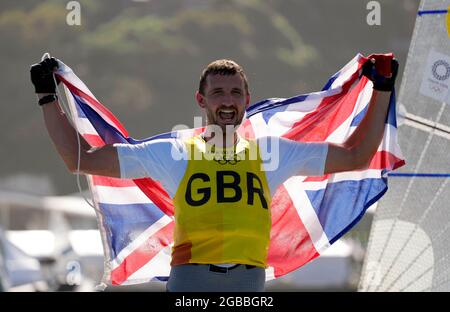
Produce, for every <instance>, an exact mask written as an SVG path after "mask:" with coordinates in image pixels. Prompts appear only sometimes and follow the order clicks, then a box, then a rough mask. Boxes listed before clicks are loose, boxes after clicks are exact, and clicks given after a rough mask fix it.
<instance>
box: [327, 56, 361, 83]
mask: <svg viewBox="0 0 450 312" xmlns="http://www.w3.org/2000/svg"><path fill="white" fill-rule="evenodd" d="M361 57H362V55H361V54H358V55H357V56H355V57H354V58H353V59H352V60H351V61H350V62H348V63H347V64H346V65H345V66H344V67H343V68H342V69H341V70H340V72H339V76H338V77H337V78H336V80H334V81H333V83H332V84H331V87H330V89H334V88H336V87H339V86H342V85H343V83H344V82H345V81H347V80H348V79H349V78H350V77H351V76H352V75H353V74H354V73H355V72H356V70H357V69H358V66H359V65H358V60H359V59H360V58H361Z"/></svg>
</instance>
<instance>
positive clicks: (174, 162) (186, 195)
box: [31, 55, 398, 291]
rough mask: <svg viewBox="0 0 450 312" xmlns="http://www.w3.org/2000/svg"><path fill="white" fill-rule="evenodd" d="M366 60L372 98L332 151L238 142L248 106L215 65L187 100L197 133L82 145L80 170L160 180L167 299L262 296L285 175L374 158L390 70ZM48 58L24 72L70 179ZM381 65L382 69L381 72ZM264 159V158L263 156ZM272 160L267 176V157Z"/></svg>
mask: <svg viewBox="0 0 450 312" xmlns="http://www.w3.org/2000/svg"><path fill="white" fill-rule="evenodd" d="M375 61H376V63H375ZM386 62H391V59H390V58H388V57H386V56H383V55H374V56H373V59H372V60H371V61H368V62H366V64H365V65H364V67H363V74H364V75H366V76H367V77H368V78H369V79H371V80H372V81H373V84H374V92H373V95H372V98H371V100H370V105H369V109H368V111H367V113H366V116H365V117H364V119H363V120H362V121H361V123H360V124H359V126H358V128H357V129H356V130H355V131H354V133H353V134H352V135H351V136H350V137H349V138H348V139H347V141H346V142H344V143H343V144H341V145H338V144H330V143H299V142H295V141H290V140H287V139H281V138H277V137H266V138H259V139H257V140H246V139H244V138H242V137H240V136H239V135H238V134H237V131H236V130H237V127H238V126H239V125H240V123H241V122H242V120H243V117H244V115H245V110H246V109H247V108H248V105H249V103H250V92H249V88H248V82H247V78H246V76H245V73H244V71H243V69H242V68H241V67H240V66H239V65H238V64H236V63H235V62H233V61H230V60H218V61H215V62H212V63H211V64H209V65H208V66H207V67H206V68H205V70H204V71H203V73H202V75H201V78H200V83H199V89H198V91H197V92H196V95H195V98H196V101H197V103H198V105H199V106H200V107H201V108H202V109H203V110H204V111H205V113H206V116H207V126H206V130H205V131H204V132H203V133H202V134H201V135H198V136H195V137H193V138H189V139H183V140H182V139H177V138H172V139H160V140H152V141H150V142H145V143H141V144H137V145H128V144H114V145H106V146H103V147H100V148H95V149H91V147H90V146H89V145H88V144H87V142H86V141H85V140H83V139H82V138H80V139H81V140H80V141H81V142H80V143H81V156H80V171H81V172H82V173H86V174H92V175H105V176H110V177H120V178H141V177H146V176H148V177H151V178H153V179H154V180H158V181H160V182H161V183H162V184H163V186H164V188H165V189H166V190H167V191H168V193H169V195H170V196H171V198H172V199H173V203H174V207H175V230H174V246H173V249H172V262H171V266H172V269H171V273H170V278H169V281H168V284H167V288H168V290H169V291H263V290H264V281H265V270H264V269H265V267H266V266H267V262H266V260H267V259H266V258H267V251H268V246H269V234H270V226H271V224H270V222H271V219H270V209H269V208H270V201H271V196H272V195H273V194H274V192H275V190H276V189H277V187H278V186H279V185H280V184H281V183H283V182H284V181H285V180H287V179H288V178H289V177H291V176H293V175H305V176H314V175H316V176H321V175H323V174H327V173H335V172H341V171H350V170H358V169H362V168H364V167H365V166H367V165H368V163H369V161H370V160H371V158H372V156H373V154H374V153H375V152H376V150H377V148H378V146H379V144H380V142H381V139H382V137H383V132H384V126H385V125H384V122H385V120H386V114H387V111H388V106H389V97H390V91H391V90H392V88H393V86H394V83H395V78H396V74H397V69H398V63H397V62H396V61H395V60H394V61H392V64H389V65H392V70H391V72H390V73H389V72H388V73H384V74H385V75H387V76H383V75H381V73H380V71H379V70H378V69H377V67H376V66H375V64H377V65H379V64H382V63H386ZM57 67H58V62H57V60H56V59H46V60H44V61H43V62H41V63H39V64H35V65H33V66H32V68H31V80H32V82H33V84H34V85H35V91H36V93H37V94H38V97H39V98H40V100H39V104H40V105H41V106H42V108H43V113H44V119H45V123H46V126H47V130H48V132H49V135H50V137H51V139H52V140H53V142H54V144H55V146H56V149H57V151H58V152H59V154H60V155H61V157H62V158H63V160H64V162H65V163H66V165H67V167H68V169H69V170H70V171H71V172H75V171H76V170H77V162H78V141H77V137H76V132H75V130H74V129H73V128H72V126H71V125H70V123H69V122H68V120H67V118H66V116H65V114H64V113H63V112H62V110H61V108H60V106H59V103H58V101H57V97H56V96H55V90H56V85H55V80H54V78H53V70H55V68H57ZM389 67H390V66H387V68H389ZM269 154H271V155H269ZM273 155H277V164H278V165H277V166H275V167H274V168H269V166H268V165H267V164H266V163H265V161H264V160H265V159H268V158H269V157H268V156H273Z"/></svg>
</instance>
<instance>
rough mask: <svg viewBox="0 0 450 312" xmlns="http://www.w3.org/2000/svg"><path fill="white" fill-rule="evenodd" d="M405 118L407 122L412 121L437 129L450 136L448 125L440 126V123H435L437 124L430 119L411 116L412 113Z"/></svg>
mask: <svg viewBox="0 0 450 312" xmlns="http://www.w3.org/2000/svg"><path fill="white" fill-rule="evenodd" d="M404 118H405V120H409V121H412V122H414V123H417V124H420V125H423V126H425V127H428V128H432V129H436V130H439V131H441V132H444V133H447V134H450V127H448V126H446V125H443V124H440V123H435V122H432V121H429V120H428V119H425V118H422V117H420V116H416V115H413V114H410V113H406V115H405V117H404Z"/></svg>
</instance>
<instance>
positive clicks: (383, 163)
mask: <svg viewBox="0 0 450 312" xmlns="http://www.w3.org/2000/svg"><path fill="white" fill-rule="evenodd" d="M402 162H403V163H402ZM403 165H404V161H403V160H402V159H400V158H398V157H396V156H395V155H394V154H392V153H390V152H387V151H379V152H376V153H375V155H374V157H373V158H372V161H371V162H370V165H369V167H368V168H367V169H376V170H381V169H388V170H394V169H395V168H398V167H399V166H400V167H401V166H403ZM367 169H364V170H367ZM353 171H355V172H357V170H353ZM329 178H330V174H326V175H323V176H320V177H319V176H317V177H307V178H306V179H305V180H303V182H322V181H325V180H327V179H329Z"/></svg>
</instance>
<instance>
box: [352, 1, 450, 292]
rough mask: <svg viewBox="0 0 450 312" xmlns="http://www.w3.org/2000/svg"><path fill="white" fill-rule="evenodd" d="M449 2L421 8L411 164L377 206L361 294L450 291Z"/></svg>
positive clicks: (409, 121) (406, 112)
mask: <svg viewBox="0 0 450 312" xmlns="http://www.w3.org/2000/svg"><path fill="white" fill-rule="evenodd" d="M449 5H450V0H422V1H421V3H420V6H419V12H418V15H417V18H416V25H415V28H414V33H413V38H412V41H411V46H410V49H409V54H408V59H407V61H406V67H405V71H404V73H403V77H402V85H401V88H400V92H399V96H398V105H399V116H400V117H401V119H402V121H401V122H400V123H399V124H400V126H399V132H398V134H399V143H400V146H401V147H402V151H403V152H404V155H405V158H406V166H404V167H403V168H401V170H399V171H398V172H397V176H395V175H392V176H391V177H390V178H389V180H390V181H389V182H390V183H389V191H388V192H387V194H386V195H385V196H384V197H383V199H382V200H381V201H380V202H379V204H378V207H377V211H376V214H375V219H374V222H373V223H372V228H371V233H370V238H369V244H368V248H367V253H366V258H365V261H364V266H363V272H362V275H361V280H360V285H359V291H450V37H449V32H448V29H447V27H448V26H447V25H448V22H447V18H448V14H447V11H448V7H449ZM400 61H402V60H400ZM402 173H403V175H402Z"/></svg>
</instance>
